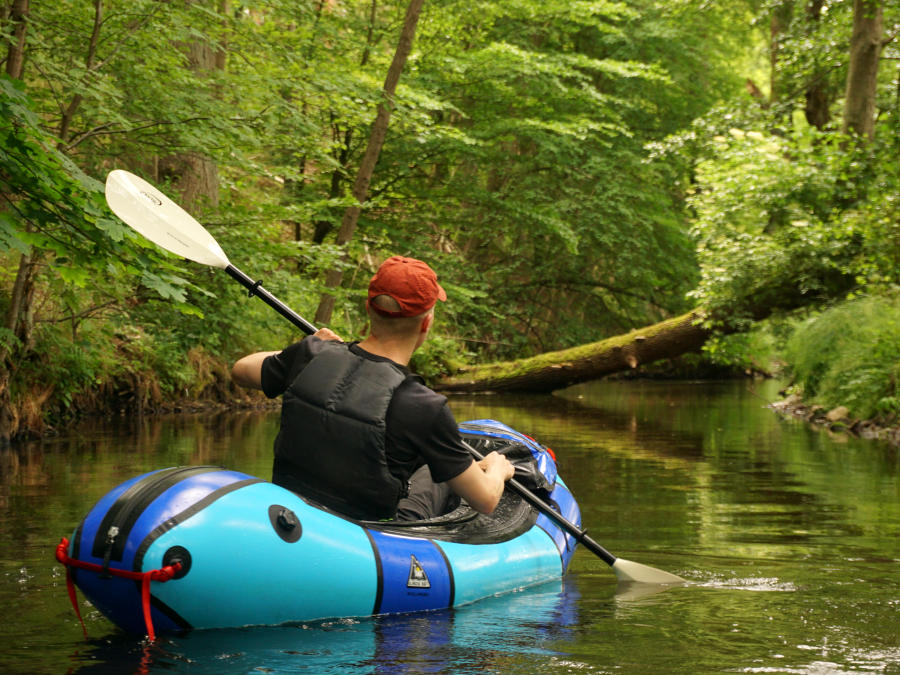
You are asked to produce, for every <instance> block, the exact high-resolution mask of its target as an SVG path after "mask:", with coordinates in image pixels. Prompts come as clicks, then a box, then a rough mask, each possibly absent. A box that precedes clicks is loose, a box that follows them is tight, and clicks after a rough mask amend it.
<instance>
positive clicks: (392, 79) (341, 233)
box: [315, 0, 425, 325]
mask: <svg viewBox="0 0 900 675" xmlns="http://www.w3.org/2000/svg"><path fill="white" fill-rule="evenodd" d="M424 2H425V0H410V3H409V6H408V7H407V9H406V17H405V18H404V19H403V29H402V30H401V32H400V40H399V41H398V43H397V49H396V51H395V52H394V59H393V61H392V62H391V66H390V68H388V73H387V77H386V78H385V80H384V101H382V103H381V104H379V106H378V113H377V114H376V116H375V122H374V123H373V124H372V132H371V134H370V135H369V143H368V146H367V147H366V154H365V155H364V156H363V159H362V162H361V163H360V165H359V171H358V172H357V174H356V180H355V182H354V183H353V197H354V198H355V199H356V202H357V204H355V205H354V206H350V207H348V208H347V209H346V211H344V217H343V219H342V220H341V229H340V230H338V234H337V240H336V243H337V244H338V245H339V246H344V245H346V244H347V242H349V241H350V240H351V239H352V238H353V234H354V232H356V224H357V223H358V222H359V214H360V213H361V212H362V204H363V203H364V202H365V201H366V197H367V196H368V193H369V183H370V182H371V180H372V174H373V173H374V172H375V164H376V163H377V162H378V155H379V154H380V153H381V146H382V145H384V137H385V135H386V134H387V128H388V122H389V121H390V118H391V111H392V110H393V98H394V93H395V92H396V90H397V83H398V82H399V81H400V74H401V73H402V72H403V67H404V66H405V65H406V59H407V57H408V56H409V53H410V51H412V43H413V38H414V37H415V34H416V24H417V23H418V21H419V14H421V12H422V5H423V4H424ZM343 277H344V274H343V272H342V271H341V270H339V269H334V270H330V271H329V272H328V274H327V276H326V278H325V286H326V288H337V287H338V286H340V285H341V281H342V280H343ZM334 302H335V299H334V296H333V295H329V294H327V293H326V294H323V295H322V298H321V300H320V301H319V308H318V309H317V310H316V316H315V322H316V323H317V324H320V325H321V324H327V323H328V322H330V321H331V314H332V312H333V311H334Z"/></svg>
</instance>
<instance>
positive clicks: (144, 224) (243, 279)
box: [106, 169, 316, 335]
mask: <svg viewBox="0 0 900 675" xmlns="http://www.w3.org/2000/svg"><path fill="white" fill-rule="evenodd" d="M106 203H107V204H109V208H110V209H112V212H113V213H115V214H116V215H117V216H119V218H121V219H122V220H123V221H124V222H125V223H126V224H127V225H129V226H131V227H132V228H133V229H134V230H136V231H137V232H138V233H139V234H142V235H143V236H144V237H146V238H147V239H149V240H150V241H152V242H153V243H154V244H156V245H157V246H160V247H161V248H164V249H166V250H167V251H170V252H171V253H174V254H175V255H178V256H181V257H182V258H187V259H188V260H193V261H194V262H198V263H201V264H203V265H210V266H212V267H218V268H220V269H223V270H225V271H226V272H227V273H228V274H229V275H230V276H231V277H232V278H234V279H236V280H237V281H238V282H239V283H240V284H241V285H243V286H244V288H246V289H247V290H248V291H249V292H250V295H256V296H257V297H259V298H260V299H262V301H263V302H265V303H266V304H267V305H269V306H270V307H272V308H273V309H274V310H275V311H276V312H278V313H279V314H281V315H282V316H283V317H285V318H286V319H287V320H288V321H290V322H291V323H293V324H294V325H295V326H297V328H299V329H300V330H302V331H303V332H304V333H306V334H307V335H312V334H313V333H315V332H316V327H315V326H313V325H312V324H311V323H309V321H307V320H306V319H304V318H303V317H302V316H300V315H299V314H297V313H296V312H294V311H293V310H292V309H290V308H289V307H288V306H287V305H285V304H284V303H283V302H281V300H279V299H278V298H276V297H275V296H274V295H272V294H271V293H269V291H267V290H266V289H265V288H263V287H262V282H261V281H253V279H251V278H250V277H248V276H247V275H246V274H244V273H243V272H241V271H240V270H239V269H238V268H237V267H235V266H234V265H232V264H231V263H230V262H228V256H226V255H225V252H224V251H223V250H222V247H221V246H219V244H218V242H217V241H216V240H215V239H213V237H212V235H211V234H210V233H209V232H207V231H206V229H205V228H204V227H203V226H202V225H201V224H200V223H198V222H197V221H196V220H195V219H194V218H193V216H191V215H190V214H189V213H188V212H187V211H185V210H184V209H182V208H181V207H180V206H178V204H176V203H175V202H173V201H172V200H171V199H169V198H168V197H166V196H165V195H164V194H163V193H162V192H160V191H159V190H157V189H156V188H155V187H153V186H152V185H150V183H148V182H147V181H145V180H144V179H143V178H140V177H138V176H135V175H134V174H133V173H129V172H128V171H123V170H122V169H116V170H115V171H110V172H109V175H108V176H107V177H106Z"/></svg>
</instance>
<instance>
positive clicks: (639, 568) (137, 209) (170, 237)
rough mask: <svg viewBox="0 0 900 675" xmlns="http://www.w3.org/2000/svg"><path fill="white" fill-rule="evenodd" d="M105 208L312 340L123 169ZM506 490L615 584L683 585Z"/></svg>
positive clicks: (530, 498) (192, 223) (300, 323)
mask: <svg viewBox="0 0 900 675" xmlns="http://www.w3.org/2000/svg"><path fill="white" fill-rule="evenodd" d="M106 203H107V204H109V208H110V209H112V211H113V213H115V214H116V215H117V216H119V218H121V219H122V221H123V222H125V224H127V225H129V226H130V227H132V228H133V229H134V230H135V231H137V232H138V233H139V234H141V235H143V236H144V237H145V238H147V239H149V240H150V241H152V242H153V243H154V244H156V245H157V246H159V247H161V248H164V249H165V250H167V251H169V252H171V253H174V254H175V255H178V256H181V257H182V258H187V259H188V260H193V261H194V262H198V263H201V264H203V265H209V266H212V267H218V268H220V269H223V270H225V271H226V272H227V273H228V274H229V275H230V276H231V277H232V278H234V279H235V280H237V281H238V282H239V283H240V284H241V285H243V286H244V287H245V288H246V289H247V290H248V291H249V292H250V295H256V296H257V297H259V298H261V299H262V300H263V302H265V303H266V304H267V305H269V306H270V307H272V308H273V309H274V310H275V311H277V312H278V313H279V314H281V315H282V316H283V317H285V318H286V319H287V320H288V321H290V322H291V323H293V324H294V325H295V326H297V327H298V328H299V329H300V330H302V331H303V332H304V333H306V334H307V335H312V334H313V333H315V332H316V327H315V326H313V325H312V324H311V323H309V322H308V321H307V320H306V319H304V318H303V317H301V316H300V315H299V314H297V313H296V312H294V311H293V310H292V309H290V308H289V307H288V306H287V305H285V304H284V303H283V302H281V300H279V299H278V298H276V297H275V296H274V295H272V294H271V293H269V292H268V291H267V290H265V289H264V288H263V287H262V283H261V282H259V281H253V279H251V278H250V277H248V276H247V275H246V274H244V273H243V272H241V271H240V270H239V269H237V268H236V267H235V266H234V265H232V264H231V263H230V262H229V261H228V256H226V255H225V252H224V251H223V250H222V247H221V246H219V244H218V242H217V241H216V240H215V239H214V238H213V236H212V235H211V234H210V233H209V232H207V231H206V229H205V228H204V227H203V226H202V225H201V224H200V223H198V222H197V221H196V220H195V219H194V217H193V216H191V215H190V214H189V213H188V212H187V211H185V210H184V209H182V208H181V207H180V206H178V204H176V203H175V202H173V201H172V200H171V199H169V198H168V197H166V196H165V195H164V194H163V193H162V192H160V191H159V190H157V189H156V188H155V187H153V186H152V185H150V183H148V182H147V181H145V180H144V179H143V178H140V177H138V176H135V175H134V174H133V173H129V172H128V171H123V170H122V169H116V170H114V171H110V173H109V175H108V176H107V177H106ZM466 447H468V449H469V451H470V452H471V453H472V454H473V456H475V458H476V459H483V456H482V455H481V454H480V453H479V452H478V451H477V450H475V449H474V448H472V447H471V446H469V445H468V444H466ZM506 484H507V485H508V486H509V487H510V489H512V490H513V491H514V492H516V493H517V494H518V495H519V496H520V497H522V498H523V499H524V500H525V501H527V502H528V503H529V504H531V505H532V506H533V507H534V508H536V509H537V510H538V511H540V512H541V513H543V514H544V515H545V516H547V517H548V518H549V519H550V520H552V521H553V522H555V523H556V524H557V525H559V526H560V527H561V528H562V529H564V530H565V531H566V532H568V533H569V534H571V535H572V536H573V537H575V539H576V540H577V541H578V542H579V543H581V544H582V545H583V546H584V547H585V548H586V549H587V550H589V551H590V552H591V553H593V554H595V555H597V556H598V557H599V558H600V559H601V560H603V562H605V563H606V564H607V565H609V566H610V567H612V569H613V572H615V573H616V577H617V578H618V579H619V581H634V582H640V583H648V584H677V583H683V582H684V579H682V578H681V577H678V576H675V575H674V574H670V573H668V572H663V571H662V570H658V569H655V568H653V567H648V566H647V565H641V564H640V563H636V562H631V561H630V560H624V559H622V558H617V557H616V556H614V555H613V554H612V553H610V552H609V551H607V550H606V549H605V548H603V547H602V546H601V545H600V544H598V543H597V542H596V541H594V540H593V539H591V538H590V537H589V536H588V535H587V534H586V533H585V531H584V530H582V529H580V528H579V527H578V526H577V525H575V524H574V523H572V522H570V521H569V520H567V519H566V518H564V517H563V516H562V515H560V514H559V513H558V512H557V511H555V510H554V509H553V507H552V506H550V505H549V504H547V503H546V502H544V501H543V500H542V499H540V498H539V497H537V496H536V495H535V494H534V493H533V492H531V491H530V490H529V489H528V488H526V487H525V486H524V485H522V484H521V483H519V482H518V481H516V480H515V479H511V480H509V481H507V483H506Z"/></svg>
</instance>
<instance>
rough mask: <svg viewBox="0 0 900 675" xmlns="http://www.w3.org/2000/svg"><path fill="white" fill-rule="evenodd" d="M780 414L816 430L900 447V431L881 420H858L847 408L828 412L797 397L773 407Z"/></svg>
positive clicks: (774, 404) (791, 397) (791, 396)
mask: <svg viewBox="0 0 900 675" xmlns="http://www.w3.org/2000/svg"><path fill="white" fill-rule="evenodd" d="M769 407H770V408H772V409H773V410H775V411H776V412H778V413H779V414H782V415H785V416H790V417H794V418H797V419H801V420H804V421H805V422H808V423H810V424H812V425H813V426H816V427H820V428H823V429H827V430H828V431H831V432H834V433H847V434H851V435H853V436H858V437H859V438H866V439H872V440H879V441H887V442H888V443H891V444H893V445H900V427H898V426H896V425H891V426H889V425H884V424H882V423H881V422H880V421H879V420H858V419H854V418H853V417H852V416H851V415H850V411H849V410H847V408H846V407H844V406H838V407H837V408H832V409H830V410H829V409H828V408H826V407H824V406H821V405H814V404H806V403H804V402H803V399H802V398H801V397H800V396H797V395H796V394H791V395H790V396H788V397H787V398H786V399H784V400H782V401H776V402H775V403H772V404H770V405H769Z"/></svg>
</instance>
